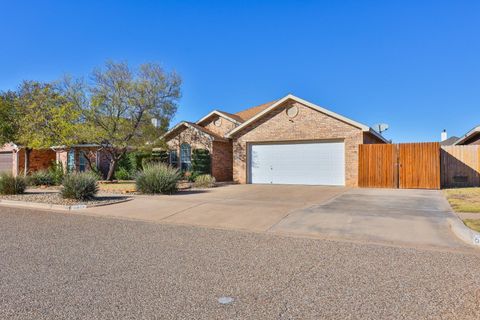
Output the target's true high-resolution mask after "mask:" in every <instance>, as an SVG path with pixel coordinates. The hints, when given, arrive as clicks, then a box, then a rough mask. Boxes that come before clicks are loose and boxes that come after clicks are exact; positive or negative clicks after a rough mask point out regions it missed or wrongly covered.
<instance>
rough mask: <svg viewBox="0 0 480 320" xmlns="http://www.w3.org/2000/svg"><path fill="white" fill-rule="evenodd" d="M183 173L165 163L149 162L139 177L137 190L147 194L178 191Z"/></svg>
mask: <svg viewBox="0 0 480 320" xmlns="http://www.w3.org/2000/svg"><path fill="white" fill-rule="evenodd" d="M180 178H181V173H180V172H179V171H178V170H177V169H176V168H173V167H170V166H168V165H166V164H163V163H154V164H148V165H146V166H145V167H144V168H143V171H141V172H140V173H139V174H138V175H137V177H136V181H135V183H136V185H137V190H138V191H139V192H141V193H146V194H158V193H163V194H172V193H174V192H176V191H177V183H178V181H179V180H180Z"/></svg>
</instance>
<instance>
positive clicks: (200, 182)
mask: <svg viewBox="0 0 480 320" xmlns="http://www.w3.org/2000/svg"><path fill="white" fill-rule="evenodd" d="M215 183H216V181H215V178H214V177H212V176H211V175H209V174H202V175H199V176H198V177H197V178H196V179H195V183H194V186H195V188H213V187H215Z"/></svg>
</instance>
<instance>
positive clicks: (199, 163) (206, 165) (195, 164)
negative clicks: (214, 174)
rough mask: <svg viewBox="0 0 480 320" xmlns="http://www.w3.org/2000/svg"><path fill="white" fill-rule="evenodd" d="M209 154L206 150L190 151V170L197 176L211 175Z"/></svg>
mask: <svg viewBox="0 0 480 320" xmlns="http://www.w3.org/2000/svg"><path fill="white" fill-rule="evenodd" d="M210 163H211V157H210V152H208V150H206V149H195V150H193V151H192V170H193V171H194V172H197V173H198V174H210V173H211V165H210Z"/></svg>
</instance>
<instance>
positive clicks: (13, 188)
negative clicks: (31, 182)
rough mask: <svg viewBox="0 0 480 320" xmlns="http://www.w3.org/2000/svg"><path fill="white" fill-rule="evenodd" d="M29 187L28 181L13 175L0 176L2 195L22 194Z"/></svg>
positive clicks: (0, 192) (2, 174)
mask: <svg viewBox="0 0 480 320" xmlns="http://www.w3.org/2000/svg"><path fill="white" fill-rule="evenodd" d="M26 187H27V182H26V179H25V178H24V177H22V176H17V177H14V176H13V175H12V174H11V173H1V174H0V194H22V193H25V189H26Z"/></svg>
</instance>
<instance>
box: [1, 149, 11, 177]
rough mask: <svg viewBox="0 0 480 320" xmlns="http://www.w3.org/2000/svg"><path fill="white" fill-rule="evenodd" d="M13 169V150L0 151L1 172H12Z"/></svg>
mask: <svg viewBox="0 0 480 320" xmlns="http://www.w3.org/2000/svg"><path fill="white" fill-rule="evenodd" d="M12 169H13V154H12V153H11V152H4V153H0V172H8V173H11V172H12Z"/></svg>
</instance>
